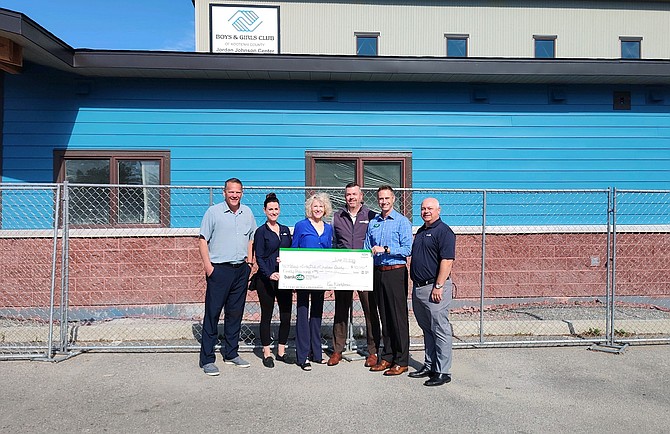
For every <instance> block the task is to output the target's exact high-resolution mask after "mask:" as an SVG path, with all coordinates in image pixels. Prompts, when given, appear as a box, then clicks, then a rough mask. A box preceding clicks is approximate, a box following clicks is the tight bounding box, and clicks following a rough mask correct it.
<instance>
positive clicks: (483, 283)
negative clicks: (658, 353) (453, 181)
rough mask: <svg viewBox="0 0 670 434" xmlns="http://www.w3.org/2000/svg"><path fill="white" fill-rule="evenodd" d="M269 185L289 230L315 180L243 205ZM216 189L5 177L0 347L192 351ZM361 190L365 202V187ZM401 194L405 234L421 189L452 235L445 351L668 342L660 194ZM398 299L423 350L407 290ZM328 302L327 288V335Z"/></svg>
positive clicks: (669, 214)
mask: <svg viewBox="0 0 670 434" xmlns="http://www.w3.org/2000/svg"><path fill="white" fill-rule="evenodd" d="M318 190H319V191H325V192H327V193H329V195H330V197H331V199H332V202H333V207H334V208H339V207H341V206H342V205H343V189H341V188H319V189H318ZM270 191H272V192H275V193H276V194H277V196H278V197H279V199H280V201H281V216H280V219H279V220H280V221H281V222H282V223H283V224H286V225H287V226H289V227H291V226H293V224H294V223H295V222H297V221H298V220H301V219H302V218H304V201H305V198H306V197H307V196H308V195H309V194H310V193H312V192H313V191H315V190H314V188H310V187H274V186H273V187H246V188H245V194H244V199H243V202H244V203H245V204H247V205H249V206H250V207H251V208H252V210H253V212H254V215H255V216H256V220H257V223H258V224H259V225H260V224H262V223H263V221H264V215H263V210H262V204H263V200H264V198H265V195H266V194H267V193H268V192H270ZM221 192H222V187H221V186H211V187H181V186H147V185H143V186H129V185H82V184H76V185H75V184H67V183H64V184H43V185H37V184H0V217H1V220H0V265H1V270H2V271H0V359H9V358H33V359H44V360H56V359H58V358H60V357H68V356H70V355H72V354H76V353H77V352H80V351H90V350H109V351H124V350H125V351H127V350H142V351H152V350H161V351H165V350H173V351H180V350H182V351H194V350H197V349H198V348H199V339H200V330H201V320H202V315H203V300H204V292H205V282H204V276H203V271H202V265H201V262H200V257H199V253H198V250H197V236H198V233H199V225H200V220H201V218H202V215H203V214H204V212H205V210H206V209H207V207H209V206H210V205H211V204H213V203H218V202H221V201H222V200H223V198H222V194H221ZM364 194H365V203H366V204H367V205H368V206H369V207H370V208H371V209H375V208H376V190H374V189H364ZM396 196H397V199H396V206H397V209H398V211H400V212H402V213H403V214H405V215H406V216H407V217H409V218H410V219H411V221H412V224H413V226H414V229H415V230H416V229H417V228H418V227H419V226H420V225H421V224H422V223H423V222H422V220H421V218H420V205H421V201H422V200H423V199H424V198H426V197H435V198H437V199H438V200H439V202H440V204H441V208H442V212H441V217H442V220H443V221H444V222H445V223H447V224H449V225H450V226H451V227H452V229H454V231H455V232H456V234H457V250H456V254H457V258H456V262H455V264H454V271H453V273H454V274H453V279H454V283H455V288H454V294H453V295H454V301H453V304H452V309H451V321H452V324H453V330H454V337H455V339H454V346H455V347H484V346H529V345H584V344H593V343H600V344H609V345H614V344H615V343H616V342H618V343H624V342H625V343H631V342H640V343H642V342H663V343H670V269H669V266H668V265H667V264H668V263H670V192H668V191H632V190H615V189H607V190H456V189H433V190H421V189H398V190H397V191H396ZM408 303H410V318H409V320H410V335H411V342H412V348H413V349H419V348H421V347H422V345H423V341H422V337H421V330H420V329H419V327H418V326H417V324H416V322H415V320H414V317H413V314H412V312H411V296H410V298H409V299H408ZM333 314H334V297H333V294H332V293H327V294H326V302H325V305H324V313H323V329H322V335H323V344H324V347H325V346H327V345H329V344H330V340H331V333H332V320H333ZM293 318H295V315H294V316H293ZM259 319H260V308H259V304H258V300H257V297H256V294H255V293H249V295H248V297H247V304H246V312H245V315H244V319H243V327H242V336H241V342H240V345H241V347H242V349H247V350H251V349H253V348H256V347H258V346H259V345H260V343H259V340H258V338H257V337H258V321H259ZM275 321H276V322H278V312H277V311H275V315H274V318H273V322H275ZM61 324H62V325H63V327H61ZM364 328H365V321H364V318H363V313H362V309H361V307H360V304H359V303H358V301H357V299H355V301H354V308H353V309H352V321H351V330H350V336H351V339H350V342H349V346H348V348H349V349H350V350H356V349H361V350H363V349H364V347H365V340H364V336H365V330H364ZM292 338H293V330H292V332H291V339H292Z"/></svg>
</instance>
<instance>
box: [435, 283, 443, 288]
mask: <svg viewBox="0 0 670 434" xmlns="http://www.w3.org/2000/svg"><path fill="white" fill-rule="evenodd" d="M443 286H444V285H440V284H439V283H436V284H435V289H442V287H443Z"/></svg>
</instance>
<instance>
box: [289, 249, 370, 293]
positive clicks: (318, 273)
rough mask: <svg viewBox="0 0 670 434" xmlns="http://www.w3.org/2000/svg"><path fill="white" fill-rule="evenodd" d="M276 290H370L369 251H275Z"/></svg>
mask: <svg viewBox="0 0 670 434" xmlns="http://www.w3.org/2000/svg"><path fill="white" fill-rule="evenodd" d="M279 257H280V258H281V262H280V263H279V288H281V289H320V290H349V291H352V290H356V291H372V271H373V267H374V263H373V259H372V252H370V251H369V250H345V249H279Z"/></svg>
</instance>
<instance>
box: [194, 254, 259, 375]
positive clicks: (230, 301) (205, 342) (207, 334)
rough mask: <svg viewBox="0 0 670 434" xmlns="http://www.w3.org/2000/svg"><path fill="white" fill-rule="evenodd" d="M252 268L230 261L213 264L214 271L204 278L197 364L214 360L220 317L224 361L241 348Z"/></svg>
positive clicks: (233, 356) (201, 364) (235, 354)
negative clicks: (204, 290) (232, 263)
mask: <svg viewBox="0 0 670 434" xmlns="http://www.w3.org/2000/svg"><path fill="white" fill-rule="evenodd" d="M250 272H251V270H250V269H249V266H247V265H246V264H241V265H240V266H238V267H236V266H233V265H230V264H214V271H213V272H212V274H211V275H210V276H209V277H207V292H206V293H205V317H204V318H203V320H202V342H201V344H200V366H201V367H202V366H204V365H206V364H207V363H213V362H214V361H215V360H216V355H215V354H214V346H215V345H216V341H217V338H218V334H219V332H218V329H219V317H220V316H221V311H222V310H223V312H224V317H223V342H222V345H221V354H222V355H223V358H224V360H230V359H234V358H235V357H237V356H238V355H239V354H238V352H237V350H238V349H239V347H240V343H239V341H240V329H241V328H242V315H243V314H244V303H245V301H246V298H247V284H248V281H249V273H250Z"/></svg>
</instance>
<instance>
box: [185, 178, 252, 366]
mask: <svg viewBox="0 0 670 434" xmlns="http://www.w3.org/2000/svg"><path fill="white" fill-rule="evenodd" d="M223 197H224V198H225V202H223V203H219V204H216V205H213V206H211V207H209V209H208V210H207V212H205V216H204V217H203V218H202V224H201V225H200V237H199V240H198V247H199V250H200V257H201V258H202V264H203V266H204V268H205V276H206V280H207V292H206V293H205V317H204V318H203V320H202V343H201V345H200V367H201V368H202V369H203V371H204V372H205V374H207V375H219V368H217V366H216V365H215V364H214V362H215V360H216V356H215V354H214V346H215V345H216V340H217V337H218V327H219V317H220V316H221V311H222V310H223V311H224V318H223V334H224V338H223V342H222V346H221V353H222V354H223V359H224V361H225V362H226V363H227V364H232V365H237V366H239V367H242V368H247V367H249V362H247V361H246V360H244V359H242V358H241V357H240V355H239V354H238V349H239V340H240V329H241V327H242V315H243V313H244V302H245V300H246V297H247V282H248V280H249V273H250V272H251V267H252V266H253V264H252V263H251V258H253V256H252V245H253V240H254V232H255V231H256V220H255V219H254V215H253V214H252V212H251V209H249V207H248V206H246V205H242V204H241V203H240V200H241V199H242V181H240V180H239V179H237V178H230V179H229V180H227V181H226V184H225V186H224V189H223Z"/></svg>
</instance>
